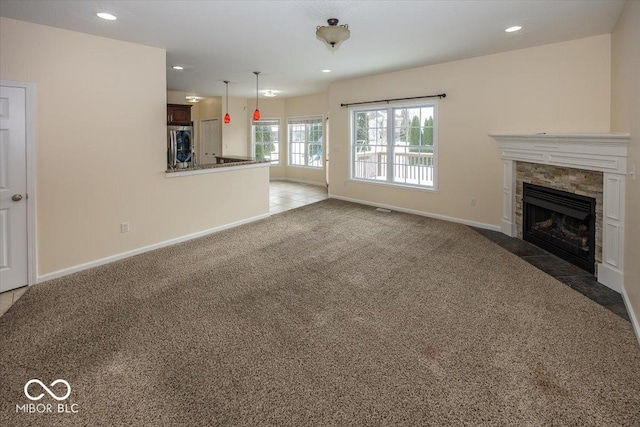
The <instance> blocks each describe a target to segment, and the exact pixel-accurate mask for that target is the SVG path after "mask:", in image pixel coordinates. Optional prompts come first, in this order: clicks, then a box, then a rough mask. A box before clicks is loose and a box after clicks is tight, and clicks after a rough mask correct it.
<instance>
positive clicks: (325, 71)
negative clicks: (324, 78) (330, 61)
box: [322, 70, 331, 73]
mask: <svg viewBox="0 0 640 427" xmlns="http://www.w3.org/2000/svg"><path fill="white" fill-rule="evenodd" d="M322 72H323V73H330V72H331V70H322Z"/></svg>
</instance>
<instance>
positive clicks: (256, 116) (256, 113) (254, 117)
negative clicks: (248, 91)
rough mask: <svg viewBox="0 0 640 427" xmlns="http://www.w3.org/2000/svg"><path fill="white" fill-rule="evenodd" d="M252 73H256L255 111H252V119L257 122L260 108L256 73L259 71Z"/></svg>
mask: <svg viewBox="0 0 640 427" xmlns="http://www.w3.org/2000/svg"><path fill="white" fill-rule="evenodd" d="M253 74H255V75H256V111H254V112H253V120H254V121H256V122H257V121H258V120H260V110H258V94H259V92H258V74H260V71H254V72H253Z"/></svg>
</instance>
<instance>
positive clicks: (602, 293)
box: [473, 228, 629, 320]
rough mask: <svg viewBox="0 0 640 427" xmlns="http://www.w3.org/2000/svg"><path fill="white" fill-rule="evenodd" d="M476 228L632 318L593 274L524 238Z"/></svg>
mask: <svg viewBox="0 0 640 427" xmlns="http://www.w3.org/2000/svg"><path fill="white" fill-rule="evenodd" d="M473 229H474V230H475V231H476V232H478V233H480V234H482V235H483V236H484V237H486V238H487V239H489V240H491V241H493V242H494V243H496V244H498V245H500V246H502V247H503V248H505V249H506V250H508V251H509V252H511V253H512V254H514V255H517V256H519V257H520V258H522V259H523V260H525V261H527V262H528V263H529V264H531V265H533V266H534V267H536V268H538V269H539V270H542V271H544V272H545V273H547V274H548V275H550V276H553V277H554V278H555V279H556V280H558V281H559V282H562V283H564V284H565V285H567V286H569V287H570V288H571V289H573V290H575V291H577V292H580V293H581V294H582V295H584V296H586V297H587V298H589V299H591V300H592V301H595V302H597V303H598V304H600V305H601V306H603V307H604V308H606V309H608V310H611V311H612V312H614V313H615V314H617V315H618V316H620V317H622V318H623V319H625V320H629V314H628V313H627V308H626V307H625V305H624V300H623V299H622V295H620V294H619V293H617V292H616V291H614V290H612V289H609V288H607V287H606V286H605V285H603V284H601V283H598V281H597V280H596V278H595V276H594V275H593V274H591V273H589V272H587V271H584V270H583V269H581V268H579V267H576V266H575V265H573V264H571V263H569V262H567V261H565V260H563V259H561V258H559V257H557V256H555V255H553V254H550V253H549V252H547V251H545V250H544V249H541V248H539V247H537V246H535V245H534V244H532V243H529V242H525V241H524V240H522V239H518V238H516V237H509V236H507V235H505V234H502V233H500V232H498V231H490V230H483V229H481V228H473Z"/></svg>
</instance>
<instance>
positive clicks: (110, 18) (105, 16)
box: [96, 12, 118, 21]
mask: <svg viewBox="0 0 640 427" xmlns="http://www.w3.org/2000/svg"><path fill="white" fill-rule="evenodd" d="M96 15H98V18H102V19H106V20H107V21H115V20H116V19H118V18H116V16H115V15H112V14H110V13H107V12H100V13H96Z"/></svg>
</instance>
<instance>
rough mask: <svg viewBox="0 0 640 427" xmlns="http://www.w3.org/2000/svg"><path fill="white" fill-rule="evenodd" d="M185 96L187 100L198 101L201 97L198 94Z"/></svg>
mask: <svg viewBox="0 0 640 427" xmlns="http://www.w3.org/2000/svg"><path fill="white" fill-rule="evenodd" d="M185 98H186V100H187V101H189V102H200V101H201V100H202V97H200V96H192V95H189V96H186V97H185Z"/></svg>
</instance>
